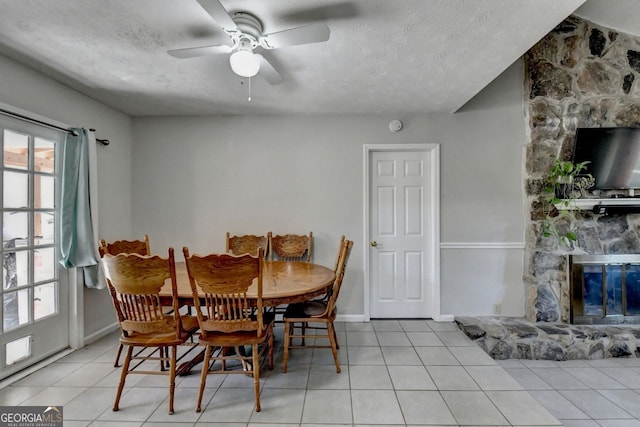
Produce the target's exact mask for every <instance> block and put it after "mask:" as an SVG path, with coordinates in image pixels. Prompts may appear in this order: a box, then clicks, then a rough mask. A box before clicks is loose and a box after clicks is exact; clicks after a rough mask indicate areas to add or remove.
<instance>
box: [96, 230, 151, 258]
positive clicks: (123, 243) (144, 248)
mask: <svg viewBox="0 0 640 427" xmlns="http://www.w3.org/2000/svg"><path fill="white" fill-rule="evenodd" d="M100 247H102V248H104V253H106V254H111V255H117V254H138V255H151V250H150V249H149V236H147V235H146V234H145V235H144V240H116V241H115V242H111V243H107V242H105V241H104V239H102V240H100Z"/></svg>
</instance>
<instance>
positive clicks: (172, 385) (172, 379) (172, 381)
mask: <svg viewBox="0 0 640 427" xmlns="http://www.w3.org/2000/svg"><path fill="white" fill-rule="evenodd" d="M164 351H165V353H169V348H167V347H165V348H164ZM177 358H178V348H177V346H175V345H173V346H171V359H170V361H169V415H173V396H174V393H175V391H176V359H177Z"/></svg>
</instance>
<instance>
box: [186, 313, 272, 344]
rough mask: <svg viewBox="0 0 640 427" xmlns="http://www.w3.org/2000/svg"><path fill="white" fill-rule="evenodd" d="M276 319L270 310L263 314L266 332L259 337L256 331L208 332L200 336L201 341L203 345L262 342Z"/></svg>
mask: <svg viewBox="0 0 640 427" xmlns="http://www.w3.org/2000/svg"><path fill="white" fill-rule="evenodd" d="M274 320H275V315H274V314H273V313H270V312H265V313H263V314H262V321H263V323H264V329H265V334H263V335H262V336H260V337H258V336H256V331H253V330H252V331H238V332H232V333H229V332H219V333H216V332H211V331H209V332H207V336H206V337H202V336H200V338H199V340H198V341H199V342H200V344H203V345H212V346H219V347H234V346H236V345H243V344H246V345H252V344H260V343H261V342H262V341H264V339H265V337H266V336H267V335H266V331H267V330H268V329H269V325H270V324H272V323H273V322H274Z"/></svg>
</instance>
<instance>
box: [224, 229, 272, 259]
mask: <svg viewBox="0 0 640 427" xmlns="http://www.w3.org/2000/svg"><path fill="white" fill-rule="evenodd" d="M268 240H269V239H268V238H267V237H266V236H255V235H253V234H244V235H240V236H231V235H230V234H229V232H227V239H226V245H225V252H226V253H228V254H232V255H244V254H251V255H253V256H256V255H257V254H258V249H259V248H262V249H263V250H264V253H265V254H266V253H267V244H268V243H269V241H268Z"/></svg>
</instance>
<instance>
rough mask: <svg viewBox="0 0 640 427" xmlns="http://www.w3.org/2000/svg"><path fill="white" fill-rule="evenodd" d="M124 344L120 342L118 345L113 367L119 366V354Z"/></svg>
mask: <svg viewBox="0 0 640 427" xmlns="http://www.w3.org/2000/svg"><path fill="white" fill-rule="evenodd" d="M123 347H124V346H123V345H122V344H120V345H119V346H118V353H116V360H115V361H114V362H113V367H114V368H117V367H118V366H120V355H121V354H122V348H123Z"/></svg>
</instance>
